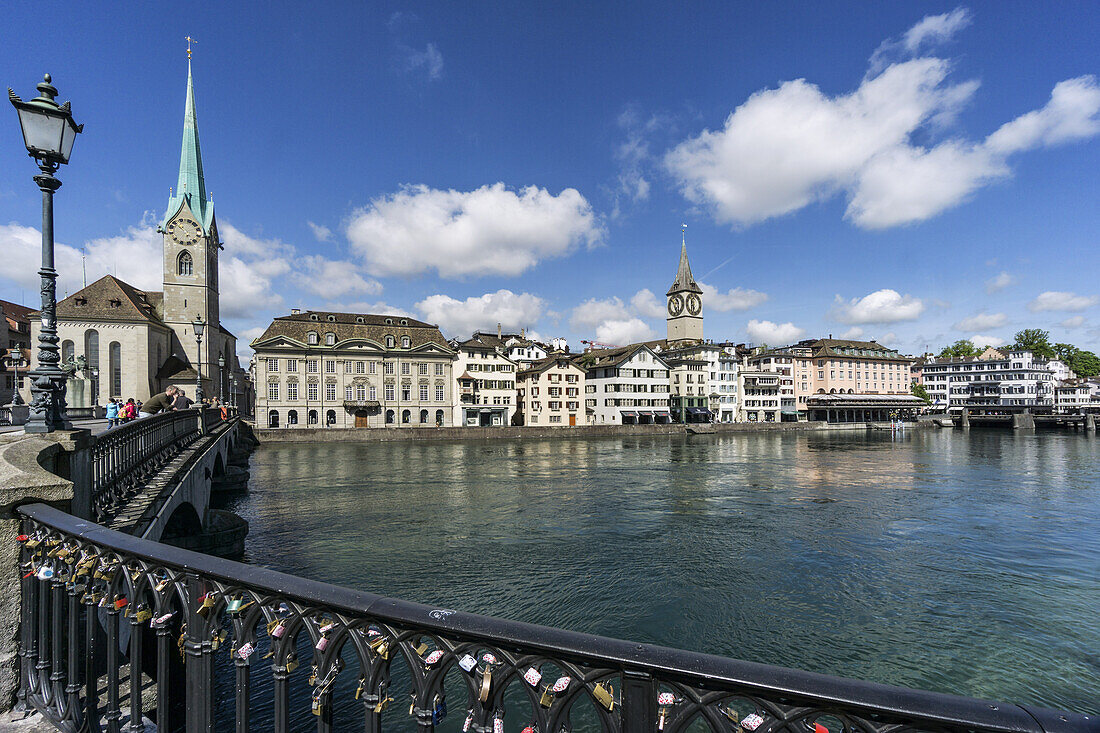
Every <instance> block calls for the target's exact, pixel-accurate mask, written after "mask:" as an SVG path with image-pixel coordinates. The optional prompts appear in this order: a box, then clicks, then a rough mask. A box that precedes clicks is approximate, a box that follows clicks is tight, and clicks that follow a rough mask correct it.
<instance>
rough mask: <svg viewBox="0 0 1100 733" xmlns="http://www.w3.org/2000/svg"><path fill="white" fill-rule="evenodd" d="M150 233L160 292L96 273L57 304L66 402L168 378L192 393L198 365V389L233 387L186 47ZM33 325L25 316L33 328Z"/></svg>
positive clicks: (232, 358)
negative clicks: (157, 218) (183, 81)
mask: <svg viewBox="0 0 1100 733" xmlns="http://www.w3.org/2000/svg"><path fill="white" fill-rule="evenodd" d="M157 231H158V232H160V233H161V234H162V235H163V283H164V285H163V290H162V291H160V292H153V291H146V290H141V289H140V288H136V287H134V286H132V285H130V284H128V283H126V282H124V281H122V280H120V279H118V278H117V277H114V276H113V275H106V276H105V277H102V278H100V279H99V280H97V281H96V282H94V283H92V284H90V285H88V286H87V287H85V288H83V289H81V290H79V291H77V292H75V293H73V294H72V295H70V296H68V297H67V298H65V299H64V300H62V301H60V302H59V303H58V304H57V332H58V339H59V342H60V345H61V362H62V366H65V365H66V364H68V365H69V366H70V368H74V367H75V365H76V363H77V357H80V356H83V357H84V360H83V369H77V370H76V371H75V372H74V374H73V379H72V380H70V383H69V385H70V389H69V394H68V395H67V397H66V399H67V401H68V403H69V406H70V407H87V406H90V405H92V404H102V403H104V402H105V401H106V400H107V399H108V398H110V397H121V398H123V399H125V398H128V397H134V398H137V399H140V400H146V399H148V398H149V397H150V396H151V395H153V394H155V393H157V392H160V391H161V390H163V389H164V388H165V387H166V386H168V385H169V384H177V385H179V386H181V387H182V388H183V389H184V391H185V392H186V393H187V395H188V396H189V397H192V398H193V397H194V396H195V383H196V379H197V367H198V365H200V364H201V367H202V376H203V391H204V393H205V396H207V397H219V396H224V398H225V400H226V401H227V402H230V403H232V402H234V401H235V399H234V397H235V393H238V394H240V393H243V388H244V386H245V379H246V375H245V373H244V372H242V371H241V369H240V366H239V364H238V362H237V355H236V337H235V336H234V335H233V334H232V333H230V332H229V331H228V330H226V329H225V328H224V327H223V326H222V325H221V317H220V313H219V310H218V253H219V251H220V250H221V248H222V245H221V240H220V239H219V238H218V224H217V219H216V217H215V216H214V202H213V201H212V200H210V197H209V195H208V194H207V191H206V181H205V179H204V177H203V171H202V153H201V151H200V149H199V131H198V122H197V115H196V111H195V90H194V84H193V82H192V79H191V60H190V52H188V61H187V101H186V106H185V110H184V117H183V144H182V148H181V151H180V166H179V179H178V181H177V185H176V187H175V189H173V192H172V195H171V196H170V197H169V199H168V207H167V209H166V211H165V214H164V218H163V220H162V221H161V224H160V226H159V227H158V228H157ZM196 320H201V321H203V322H204V323H205V324H206V326H205V329H204V332H203V336H202V347H201V352H200V351H199V347H198V345H197V343H196V339H195V332H194V327H193V326H192V325H191V324H192V323H193V322H194V321H196ZM37 323H38V321H37V320H34V321H32V324H35V328H36V329H37ZM37 337H38V334H37V330H35V333H34V334H33V338H34V339H35V340H37ZM219 357H220V358H221V360H222V361H223V362H224V367H221V366H219ZM35 366H37V364H36V365H35ZM234 376H236V379H234Z"/></svg>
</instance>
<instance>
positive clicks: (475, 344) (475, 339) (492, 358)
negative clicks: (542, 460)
mask: <svg viewBox="0 0 1100 733" xmlns="http://www.w3.org/2000/svg"><path fill="white" fill-rule="evenodd" d="M506 348H507V347H506V345H505V344H504V343H503V342H502V341H501V339H500V338H499V337H498V336H495V335H492V334H483V333H475V334H474V335H473V336H472V337H471V338H469V339H467V340H466V341H462V342H458V343H455V344H454V350H455V364H454V375H455V390H456V394H457V395H458V400H457V402H456V403H455V407H454V424H455V425H457V426H466V427H493V426H495V427H500V426H504V425H511V424H512V421H513V418H514V417H515V414H516V372H517V368H516V367H517V365H516V362H515V361H513V360H512V359H510V358H508V356H507V354H506V353H505V352H506Z"/></svg>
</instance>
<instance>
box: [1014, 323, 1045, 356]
mask: <svg viewBox="0 0 1100 733" xmlns="http://www.w3.org/2000/svg"><path fill="white" fill-rule="evenodd" d="M1009 348H1011V349H1015V350H1017V351H1030V352H1031V353H1032V354H1035V356H1038V357H1041V358H1043V359H1053V358H1054V357H1055V353H1054V347H1053V346H1051V344H1050V331H1044V330H1043V329H1041V328H1025V329H1024V330H1023V331H1017V332H1016V341H1015V342H1014V343H1013V344H1012V346H1010V347H1009Z"/></svg>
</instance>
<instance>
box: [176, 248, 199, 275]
mask: <svg viewBox="0 0 1100 733" xmlns="http://www.w3.org/2000/svg"><path fill="white" fill-rule="evenodd" d="M176 274H178V275H182V276H185V277H190V276H191V275H194V274H195V261H194V260H192V259H191V253H190V252H188V251H187V250H184V251H182V252H180V256H179V259H178V260H177V261H176Z"/></svg>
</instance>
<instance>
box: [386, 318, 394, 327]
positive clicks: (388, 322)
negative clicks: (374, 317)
mask: <svg viewBox="0 0 1100 733" xmlns="http://www.w3.org/2000/svg"><path fill="white" fill-rule="evenodd" d="M386 325H387V326H392V325H393V319H392V318H387V319H386Z"/></svg>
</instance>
